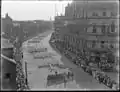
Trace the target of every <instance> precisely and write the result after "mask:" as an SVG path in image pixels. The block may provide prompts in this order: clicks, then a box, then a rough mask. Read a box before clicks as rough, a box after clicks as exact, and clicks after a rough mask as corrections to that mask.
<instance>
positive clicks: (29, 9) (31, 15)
mask: <svg viewBox="0 0 120 92" xmlns="http://www.w3.org/2000/svg"><path fill="white" fill-rule="evenodd" d="M70 2H71V1H62V2H59V1H37V0H34V1H33V0H25V1H23V0H21V1H20V0H17V1H15V0H11V1H10V0H6V1H5V0H3V1H2V6H1V8H2V9H1V10H2V11H1V14H2V17H4V16H5V14H6V13H8V15H9V16H10V17H11V18H12V19H13V20H21V21H22V20H37V19H38V20H39V19H40V20H41V19H42V20H50V17H51V19H52V20H54V16H55V15H56V14H57V13H58V14H61V13H63V14H64V11H65V6H67V4H68V3H70ZM55 7H56V8H55ZM55 11H56V13H55Z"/></svg>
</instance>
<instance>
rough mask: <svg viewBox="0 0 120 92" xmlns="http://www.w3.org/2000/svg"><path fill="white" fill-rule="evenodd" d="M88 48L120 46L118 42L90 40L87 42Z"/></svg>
mask: <svg viewBox="0 0 120 92" xmlns="http://www.w3.org/2000/svg"><path fill="white" fill-rule="evenodd" d="M87 47H88V48H109V49H114V48H118V47H119V46H118V43H107V42H104V41H101V42H97V43H96V42H88V43H87Z"/></svg>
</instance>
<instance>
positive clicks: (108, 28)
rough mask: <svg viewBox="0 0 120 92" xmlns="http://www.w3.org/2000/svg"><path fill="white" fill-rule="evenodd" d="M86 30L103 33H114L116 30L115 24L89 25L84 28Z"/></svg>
mask: <svg viewBox="0 0 120 92" xmlns="http://www.w3.org/2000/svg"><path fill="white" fill-rule="evenodd" d="M86 31H87V32H91V33H105V32H109V33H115V32H117V31H118V30H117V28H116V27H115V25H111V26H105V25H101V26H99V27H98V26H97V25H93V26H91V27H88V28H86Z"/></svg>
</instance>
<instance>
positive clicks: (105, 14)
mask: <svg viewBox="0 0 120 92" xmlns="http://www.w3.org/2000/svg"><path fill="white" fill-rule="evenodd" d="M81 14H82V13H78V12H74V14H73V17H75V18H81V17H88V18H90V17H114V16H116V15H117V14H115V13H114V12H106V11H103V12H99V13H98V12H87V13H86V14H82V15H81ZM68 16H69V14H68Z"/></svg>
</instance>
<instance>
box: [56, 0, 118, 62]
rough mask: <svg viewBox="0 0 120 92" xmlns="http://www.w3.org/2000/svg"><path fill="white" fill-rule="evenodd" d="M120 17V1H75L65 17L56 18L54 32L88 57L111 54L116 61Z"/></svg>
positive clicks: (68, 8) (67, 8) (70, 5)
mask: <svg viewBox="0 0 120 92" xmlns="http://www.w3.org/2000/svg"><path fill="white" fill-rule="evenodd" d="M118 19H119V18H118V3H117V2H115V1H114V2H112V1H111V2H109V1H92V0H85V1H82V0H81V1H73V2H72V3H71V4H68V6H67V7H66V8H65V15H64V16H56V17H55V22H54V27H55V33H54V34H57V39H60V40H63V41H65V42H66V44H70V47H71V48H73V50H74V51H75V52H78V51H79V52H80V53H81V54H84V56H85V57H86V58H87V59H91V56H92V55H93V56H96V55H99V56H100V57H102V56H105V57H106V58H108V57H107V56H110V55H112V56H115V58H114V59H113V58H112V59H113V60H111V61H116V59H117V58H118V54H117V51H118V50H119V41H118V39H117V38H118V34H119V32H118V30H119V29H118V26H119V25H118ZM66 46H68V45H66ZM68 48H69V46H68ZM106 53H107V54H106Z"/></svg>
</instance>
